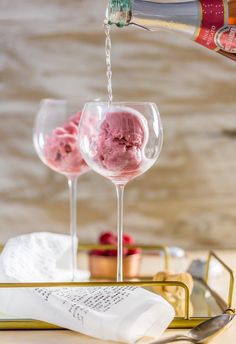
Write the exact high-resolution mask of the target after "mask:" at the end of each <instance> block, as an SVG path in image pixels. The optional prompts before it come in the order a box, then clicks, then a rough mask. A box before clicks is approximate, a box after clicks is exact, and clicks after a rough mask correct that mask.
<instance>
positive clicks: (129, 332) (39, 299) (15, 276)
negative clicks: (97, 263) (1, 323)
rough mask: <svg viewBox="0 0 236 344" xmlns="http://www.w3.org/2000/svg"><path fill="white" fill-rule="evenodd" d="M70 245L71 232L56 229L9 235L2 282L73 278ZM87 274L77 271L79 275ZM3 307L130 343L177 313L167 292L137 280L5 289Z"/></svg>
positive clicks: (1, 259) (0, 261)
mask: <svg viewBox="0 0 236 344" xmlns="http://www.w3.org/2000/svg"><path fill="white" fill-rule="evenodd" d="M70 245H71V240H70V237H69V236H66V235H60V234H52V233H32V234H28V235H22V236H19V237H16V238H13V239H10V240H9V241H8V242H7V243H6V245H5V248H4V250H3V252H2V254H1V256H0V282H53V281H57V282H58V281H64V280H66V279H68V274H67V275H66V273H65V272H66V270H65V267H66V265H67V266H68V263H69V262H68V258H66V257H69V249H70ZM66 260H67V262H66V264H65V261H66ZM62 265H64V267H63V268H62ZM88 277H89V273H88V272H86V271H78V279H80V280H85V279H87V278H88ZM0 312H2V313H6V314H14V315H16V316H20V317H21V318H22V317H27V318H32V319H36V320H41V321H46V322H49V323H52V324H55V325H58V326H61V327H64V328H68V329H70V330H73V331H77V332H80V333H83V334H86V335H89V336H92V337H96V338H99V339H102V340H114V341H119V342H125V343H134V342H136V341H138V340H139V339H140V338H143V337H148V338H149V337H150V338H152V339H154V338H157V337H159V336H160V335H161V334H162V333H163V331H164V330H165V329H166V328H167V326H168V325H169V323H170V322H171V321H172V319H173V317H174V310H173V308H172V306H171V305H170V304H169V303H168V302H166V301H165V300H164V299H163V298H162V297H160V296H159V295H156V294H154V293H151V292H149V291H147V290H145V289H143V288H140V287H135V286H117V287H76V288H74V287H73V288H71V287H70V288H62V287H60V288H30V289H28V288H27V289H26V288H17V289H0Z"/></svg>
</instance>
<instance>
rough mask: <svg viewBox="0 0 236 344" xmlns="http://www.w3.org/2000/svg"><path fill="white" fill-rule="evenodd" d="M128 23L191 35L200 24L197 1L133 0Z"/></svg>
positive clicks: (152, 29)
mask: <svg viewBox="0 0 236 344" xmlns="http://www.w3.org/2000/svg"><path fill="white" fill-rule="evenodd" d="M129 24H134V25H139V26H142V27H144V28H146V29H148V30H150V31H157V30H160V29H162V30H163V29H164V30H173V31H179V32H182V33H185V34H186V35H188V36H190V37H192V36H194V34H195V32H196V29H197V28H198V27H199V25H200V3H199V1H189V2H179V3H158V2H149V1H143V0H133V4H132V17H131V20H130V23H129Z"/></svg>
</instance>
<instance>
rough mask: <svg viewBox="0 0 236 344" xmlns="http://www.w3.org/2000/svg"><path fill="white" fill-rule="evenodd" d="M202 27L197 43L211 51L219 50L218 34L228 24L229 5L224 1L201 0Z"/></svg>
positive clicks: (196, 39)
mask: <svg viewBox="0 0 236 344" xmlns="http://www.w3.org/2000/svg"><path fill="white" fill-rule="evenodd" d="M200 5H201V26H200V28H199V30H198V33H197V36H196V38H195V41H196V42H198V43H199V44H201V45H204V46H205V47H207V48H209V49H211V50H219V48H220V47H219V46H218V44H217V43H216V39H215V38H216V35H217V32H218V31H219V30H220V29H222V28H223V27H224V26H225V25H226V24H227V7H226V6H227V3H226V4H225V2H224V0H200Z"/></svg>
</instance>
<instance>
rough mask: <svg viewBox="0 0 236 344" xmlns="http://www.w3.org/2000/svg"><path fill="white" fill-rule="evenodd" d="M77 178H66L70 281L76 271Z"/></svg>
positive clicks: (74, 276)
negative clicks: (67, 188) (68, 206)
mask: <svg viewBox="0 0 236 344" xmlns="http://www.w3.org/2000/svg"><path fill="white" fill-rule="evenodd" d="M77 181H78V178H77V177H68V186H69V196H70V236H71V274H72V281H75V279H76V270H77V245H78V237H77Z"/></svg>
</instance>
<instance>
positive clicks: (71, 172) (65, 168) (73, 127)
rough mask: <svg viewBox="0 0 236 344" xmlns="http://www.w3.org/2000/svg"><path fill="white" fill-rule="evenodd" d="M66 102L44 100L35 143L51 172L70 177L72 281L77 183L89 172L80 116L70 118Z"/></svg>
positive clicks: (75, 247)
mask: <svg viewBox="0 0 236 344" xmlns="http://www.w3.org/2000/svg"><path fill="white" fill-rule="evenodd" d="M67 108H68V107H67V103H66V101H65V100H57V99H44V100H42V102H41V105H40V109H39V111H38V114H37V117H36V121H35V126H34V132H33V141H34V146H35V149H36V151H37V153H38V156H39V158H40V159H41V160H42V161H43V163H44V164H45V165H47V166H48V167H49V168H51V169H52V170H54V171H56V172H58V173H61V174H63V175H65V176H66V177H67V180H68V186H69V195H70V234H71V269H72V281H74V280H75V279H76V270H77V243H78V238H77V210H76V202H77V180H78V177H79V176H80V175H82V174H83V173H85V172H87V171H88V170H89V167H88V165H87V164H86V162H85V161H84V160H83V158H82V155H81V153H80V149H79V145H78V134H79V127H78V125H79V121H80V116H81V112H78V113H76V114H75V115H73V116H71V114H70V115H68V112H67V110H68V109H67Z"/></svg>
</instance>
